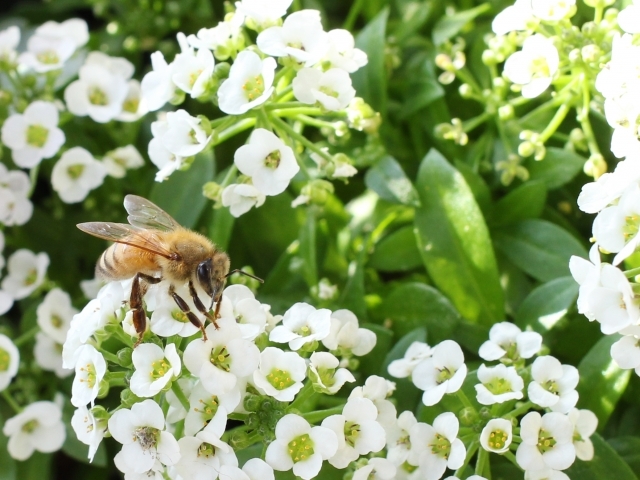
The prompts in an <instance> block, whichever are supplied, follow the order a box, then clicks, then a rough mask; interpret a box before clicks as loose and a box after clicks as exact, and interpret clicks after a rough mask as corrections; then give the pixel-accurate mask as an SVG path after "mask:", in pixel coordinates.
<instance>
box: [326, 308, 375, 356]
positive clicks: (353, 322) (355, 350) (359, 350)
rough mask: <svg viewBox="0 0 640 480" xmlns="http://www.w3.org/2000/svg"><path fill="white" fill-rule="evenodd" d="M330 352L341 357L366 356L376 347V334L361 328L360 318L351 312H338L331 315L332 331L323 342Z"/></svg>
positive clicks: (344, 310) (343, 310)
mask: <svg viewBox="0 0 640 480" xmlns="http://www.w3.org/2000/svg"><path fill="white" fill-rule="evenodd" d="M322 344H323V345H324V346H325V347H327V348H328V349H329V350H333V351H338V352H340V353H339V354H340V355H345V354H348V353H350V354H353V355H356V356H358V357H361V356H363V355H366V354H367V353H369V352H370V351H371V350H373V347H375V345H376V334H375V333H373V332H372V331H371V330H368V329H366V328H359V325H358V318H357V317H356V316H355V314H354V313H353V312H351V311H350V310H346V309H342V310H336V311H335V312H333V313H332V314H331V330H330V331H329V335H328V336H327V337H326V338H325V339H323V340H322Z"/></svg>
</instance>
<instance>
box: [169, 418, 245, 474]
mask: <svg viewBox="0 0 640 480" xmlns="http://www.w3.org/2000/svg"><path fill="white" fill-rule="evenodd" d="M219 412H220V413H222V415H216V416H215V417H214V418H213V419H212V420H211V421H210V422H209V423H208V424H207V426H206V427H205V428H204V429H203V430H202V431H200V432H198V433H196V434H195V436H193V437H191V436H187V437H182V438H181V439H180V440H179V441H178V445H179V446H180V454H181V458H180V461H179V462H178V463H177V464H176V471H177V473H178V474H180V475H181V476H182V478H185V479H193V480H207V479H212V478H213V479H215V478H216V477H217V475H218V472H219V470H220V468H221V467H222V466H223V465H230V466H232V467H237V466H238V459H237V458H236V455H235V453H234V451H233V449H232V448H231V447H230V446H229V445H227V444H226V443H225V442H223V441H222V440H221V439H220V437H222V434H223V433H224V431H225V427H226V425H227V414H226V411H225V410H224V408H222V407H220V408H219Z"/></svg>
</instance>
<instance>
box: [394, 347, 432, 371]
mask: <svg viewBox="0 0 640 480" xmlns="http://www.w3.org/2000/svg"><path fill="white" fill-rule="evenodd" d="M431 355H432V350H431V347H430V346H429V345H427V344H426V343H424V342H412V343H411V345H409V348H407V351H406V352H404V357H403V358H400V359H398V360H394V361H393V362H391V363H390V364H389V367H388V368H387V371H388V372H389V375H391V376H392V377H396V378H407V377H409V376H410V375H411V373H412V372H413V369H414V368H415V367H416V365H418V364H419V363H420V362H421V361H422V360H424V359H425V358H429V357H430V356H431Z"/></svg>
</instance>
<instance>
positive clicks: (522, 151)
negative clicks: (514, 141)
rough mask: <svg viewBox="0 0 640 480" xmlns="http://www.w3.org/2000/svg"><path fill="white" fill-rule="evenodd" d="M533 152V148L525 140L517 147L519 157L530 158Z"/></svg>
mask: <svg viewBox="0 0 640 480" xmlns="http://www.w3.org/2000/svg"><path fill="white" fill-rule="evenodd" d="M533 152H535V146H534V145H533V143H531V142H530V141H529V140H525V141H524V142H522V143H521V144H520V145H518V155H520V156H521V157H530V156H531V155H533Z"/></svg>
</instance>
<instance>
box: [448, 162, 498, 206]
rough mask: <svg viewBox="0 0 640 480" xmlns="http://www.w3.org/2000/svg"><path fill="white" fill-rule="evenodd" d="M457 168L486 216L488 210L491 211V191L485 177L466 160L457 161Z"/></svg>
mask: <svg viewBox="0 0 640 480" xmlns="http://www.w3.org/2000/svg"><path fill="white" fill-rule="evenodd" d="M455 166H456V169H457V170H458V171H459V172H460V173H461V174H462V176H463V177H464V181H465V182H467V185H469V188H470V189H471V191H472V192H473V196H474V197H475V199H476V203H477V204H478V206H479V207H480V210H482V213H483V214H484V215H485V216H486V215H487V212H489V211H490V208H491V191H490V190H489V187H488V186H487V184H486V182H485V181H484V179H483V178H482V177H481V176H480V175H478V173H477V172H476V171H475V170H473V168H471V167H470V166H469V165H467V164H466V163H464V162H461V161H456V162H455Z"/></svg>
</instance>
